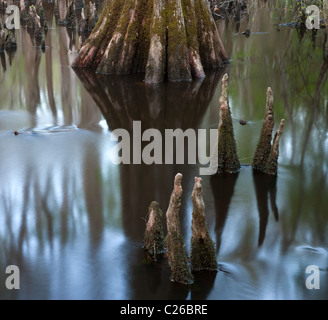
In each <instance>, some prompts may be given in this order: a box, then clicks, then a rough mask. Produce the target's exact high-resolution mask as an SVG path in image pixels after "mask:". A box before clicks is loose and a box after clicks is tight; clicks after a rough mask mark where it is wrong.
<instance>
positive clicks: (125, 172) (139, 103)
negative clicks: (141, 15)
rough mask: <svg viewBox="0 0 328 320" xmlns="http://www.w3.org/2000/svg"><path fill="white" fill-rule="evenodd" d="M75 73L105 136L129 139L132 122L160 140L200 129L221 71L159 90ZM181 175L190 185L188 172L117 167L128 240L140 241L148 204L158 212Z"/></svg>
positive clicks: (130, 81) (170, 168) (169, 167)
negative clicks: (122, 132)
mask: <svg viewBox="0 0 328 320" xmlns="http://www.w3.org/2000/svg"><path fill="white" fill-rule="evenodd" d="M75 72H76V73H77V75H78V77H79V78H80V80H81V81H82V83H83V85H84V87H85V88H86V90H87V92H88V93H89V94H90V96H91V97H92V98H93V100H94V101H95V103H96V104H97V106H98V107H99V109H100V110H101V112H102V114H103V116H104V118H105V119H106V121H107V124H108V127H109V130H111V131H113V130H115V129H119V128H122V129H126V130H128V132H129V133H130V134H132V123H133V121H134V120H141V121H142V131H144V130H146V129H149V128H155V129H158V130H160V132H161V133H162V134H163V136H164V133H165V131H164V130H165V129H169V128H172V129H175V128H181V129H183V130H186V129H189V128H193V129H196V128H197V127H198V124H199V123H200V122H201V121H202V117H203V115H204V113H205V111H206V109H207V107H208V105H209V103H210V102H211V100H212V98H213V95H214V93H215V90H216V88H217V85H218V82H219V81H220V79H221V77H222V72H223V71H219V72H216V73H212V74H210V75H208V76H207V77H206V78H205V79H204V80H203V81H201V82H198V81H193V82H191V83H186V82H183V83H166V84H163V85H159V86H149V85H145V84H144V83H143V82H142V81H140V82H139V81H136V80H135V79H134V77H133V76H132V77H129V78H128V79H127V78H120V77H114V78H113V77H108V78H107V77H104V76H100V75H96V74H94V73H93V72H90V71H87V70H84V69H76V70H75ZM137 78H138V77H137ZM138 79H139V78H138ZM138 79H137V80H138ZM131 136H132V135H131ZM181 170H182V171H183V172H182V173H183V174H184V176H185V181H188V180H189V179H192V180H193V178H194V173H192V168H191V166H184V167H182V166H181V167H180V166H177V165H155V164H154V165H145V164H141V165H122V166H121V169H120V172H121V189H122V191H121V193H122V211H123V213H122V214H123V227H124V230H125V232H126V234H127V235H128V236H129V237H130V238H133V239H134V240H136V241H139V240H140V239H141V238H142V236H143V233H144V225H143V224H142V223H141V217H142V216H143V215H144V213H145V212H147V208H148V206H149V203H151V202H152V201H157V202H158V203H159V204H160V206H161V207H162V208H163V206H165V204H167V203H168V201H169V196H170V192H171V190H170V187H169V186H170V185H171V181H172V180H173V177H174V175H175V174H176V173H177V172H181ZM149 177H154V179H149ZM140 186H143V187H142V188H140Z"/></svg>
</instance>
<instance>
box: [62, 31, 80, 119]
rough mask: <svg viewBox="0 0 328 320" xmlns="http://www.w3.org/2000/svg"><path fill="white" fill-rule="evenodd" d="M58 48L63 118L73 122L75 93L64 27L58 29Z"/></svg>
mask: <svg viewBox="0 0 328 320" xmlns="http://www.w3.org/2000/svg"><path fill="white" fill-rule="evenodd" d="M58 32H59V41H60V50H59V58H60V64H61V76H62V78H61V93H62V94H61V98H62V107H63V113H64V119H65V125H71V124H72V123H73V116H74V110H75V109H76V94H75V87H74V82H73V81H72V78H71V69H70V67H69V66H70V62H69V58H68V43H67V42H68V36H67V32H66V30H65V29H64V28H60V29H59V31H58Z"/></svg>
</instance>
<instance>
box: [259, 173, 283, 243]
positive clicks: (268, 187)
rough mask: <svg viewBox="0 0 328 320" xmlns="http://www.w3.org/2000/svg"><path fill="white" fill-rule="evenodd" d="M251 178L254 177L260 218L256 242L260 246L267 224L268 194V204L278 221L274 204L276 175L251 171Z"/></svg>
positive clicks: (276, 208) (277, 213)
mask: <svg viewBox="0 0 328 320" xmlns="http://www.w3.org/2000/svg"><path fill="white" fill-rule="evenodd" d="M253 179H254V186H255V191H256V199H257V208H258V210H259V218H260V231H259V238H258V244H259V246H261V245H262V244H263V242H264V239H265V234H266V228H267V225H268V218H269V207H268V203H269V196H270V204H271V209H272V211H273V214H274V218H275V220H276V221H277V222H278V221H279V212H278V207H277V204H276V197H277V177H276V176H268V175H263V174H261V173H258V172H253Z"/></svg>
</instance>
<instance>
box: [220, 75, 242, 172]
mask: <svg viewBox="0 0 328 320" xmlns="http://www.w3.org/2000/svg"><path fill="white" fill-rule="evenodd" d="M217 152H218V153H217V173H218V174H221V173H237V172H239V170H240V162H239V159H238V154H237V145H236V140H235V135H234V130H233V124H232V118H231V111H230V107H229V99H228V75H227V74H225V75H224V76H223V78H222V94H221V97H220V121H219V128H218V148H217Z"/></svg>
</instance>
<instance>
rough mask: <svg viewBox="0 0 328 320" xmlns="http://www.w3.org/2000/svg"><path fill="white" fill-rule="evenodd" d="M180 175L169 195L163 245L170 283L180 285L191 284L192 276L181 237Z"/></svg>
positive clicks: (177, 176)
mask: <svg viewBox="0 0 328 320" xmlns="http://www.w3.org/2000/svg"><path fill="white" fill-rule="evenodd" d="M181 181H182V174H180V173H179V174H177V175H176V176H175V179H174V189H173V191H172V194H171V198H170V204H169V207H168V209H167V212H166V221H167V236H166V238H165V244H166V249H167V256H168V260H169V264H170V267H171V281H173V282H178V283H182V284H191V283H192V282H193V276H192V274H191V272H190V269H189V265H188V259H187V256H186V253H185V244H184V241H183V237H182V235H181V227H180V219H179V211H180V206H181V197H182V193H183V191H182V186H181Z"/></svg>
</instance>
